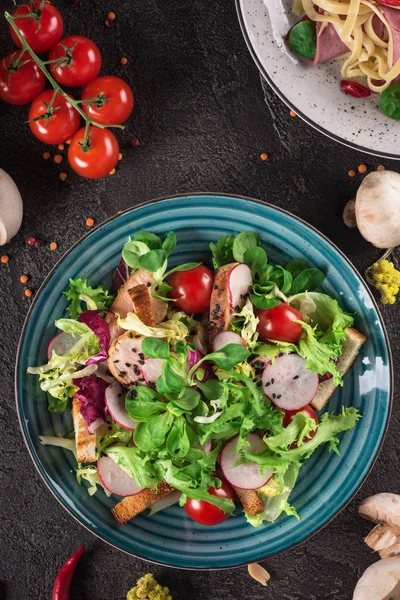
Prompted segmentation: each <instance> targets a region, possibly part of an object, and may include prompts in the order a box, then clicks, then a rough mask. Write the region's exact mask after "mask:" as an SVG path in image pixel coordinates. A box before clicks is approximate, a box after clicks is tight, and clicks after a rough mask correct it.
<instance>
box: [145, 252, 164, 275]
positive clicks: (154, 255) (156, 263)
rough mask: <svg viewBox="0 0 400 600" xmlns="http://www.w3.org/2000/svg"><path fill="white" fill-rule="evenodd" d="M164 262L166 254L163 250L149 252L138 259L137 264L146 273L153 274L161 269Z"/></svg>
mask: <svg viewBox="0 0 400 600" xmlns="http://www.w3.org/2000/svg"><path fill="white" fill-rule="evenodd" d="M166 260H167V254H166V252H165V250H150V251H149V252H147V254H143V255H142V256H140V257H139V259H138V263H139V265H140V266H141V267H142V268H143V269H146V271H150V273H155V272H156V271H158V269H161V267H162V266H163V265H164V263H165V261H166Z"/></svg>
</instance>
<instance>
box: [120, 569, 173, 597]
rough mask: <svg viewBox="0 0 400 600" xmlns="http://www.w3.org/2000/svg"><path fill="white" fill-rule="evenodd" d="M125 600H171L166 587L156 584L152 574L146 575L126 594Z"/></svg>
mask: <svg viewBox="0 0 400 600" xmlns="http://www.w3.org/2000/svg"><path fill="white" fill-rule="evenodd" d="M126 600H172V596H171V595H170V593H169V589H168V588H167V587H163V586H161V585H160V584H159V583H157V581H156V580H155V579H154V576H153V575H152V573H146V575H143V577H141V578H140V579H139V580H138V581H137V583H136V585H135V587H134V588H132V589H131V590H130V591H129V592H128V594H127V596H126Z"/></svg>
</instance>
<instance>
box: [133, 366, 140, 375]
mask: <svg viewBox="0 0 400 600" xmlns="http://www.w3.org/2000/svg"><path fill="white" fill-rule="evenodd" d="M133 372H134V373H135V375H140V369H139V367H138V366H137V365H133Z"/></svg>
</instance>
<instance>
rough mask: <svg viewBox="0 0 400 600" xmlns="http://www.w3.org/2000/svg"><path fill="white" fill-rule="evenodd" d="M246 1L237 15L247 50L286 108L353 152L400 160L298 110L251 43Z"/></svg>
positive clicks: (238, 2) (238, 7) (238, 6)
mask: <svg viewBox="0 0 400 600" xmlns="http://www.w3.org/2000/svg"><path fill="white" fill-rule="evenodd" d="M244 1H245V0H235V4H236V13H237V16H238V20H239V25H240V29H241V31H242V35H243V37H244V41H245V42H246V45H247V49H248V50H249V52H250V55H251V57H252V59H253V61H254V62H255V64H256V66H257V68H258V70H259V72H260V74H261V75H262V77H263V78H264V80H265V81H266V82H267V83H268V85H269V86H270V87H271V88H272V89H273V91H274V92H275V94H276V95H277V96H278V98H280V99H281V100H282V102H284V104H286V106H287V107H288V108H290V109H291V110H293V111H294V112H295V113H296V115H297V116H298V117H300V118H301V119H302V120H303V121H305V122H306V123H307V125H310V126H311V127H313V128H314V129H316V130H317V131H318V132H319V133H322V134H323V135H325V136H326V137H328V138H330V139H331V140H333V141H334V142H338V143H339V144H342V145H343V146H346V147H347V148H351V149H352V150H357V151H358V152H364V153H365V154H369V155H371V156H376V157H378V158H386V159H389V160H400V153H399V154H390V153H387V152H380V151H379V150H373V149H372V148H371V149H370V148H366V147H365V146H359V145H358V144H355V143H354V142H349V141H348V140H344V139H343V138H341V137H339V136H338V135H336V134H335V133H332V132H331V131H328V130H327V129H325V128H324V127H323V126H322V125H318V124H317V123H315V121H313V120H312V119H311V118H310V117H307V116H306V115H305V114H304V113H303V112H302V111H301V110H299V109H298V108H296V106H295V105H294V104H293V103H292V102H290V101H289V100H288V99H287V98H286V96H285V94H284V93H283V92H282V91H281V90H280V88H279V87H278V86H277V85H276V84H275V82H274V80H273V79H272V77H270V75H269V74H268V72H267V70H266V69H265V67H264V65H263V64H262V62H261V59H260V58H259V56H258V54H257V51H256V50H255V47H254V46H253V44H252V42H251V39H250V36H249V34H248V32H247V28H246V23H245V18H244V15H243V9H242V2H244Z"/></svg>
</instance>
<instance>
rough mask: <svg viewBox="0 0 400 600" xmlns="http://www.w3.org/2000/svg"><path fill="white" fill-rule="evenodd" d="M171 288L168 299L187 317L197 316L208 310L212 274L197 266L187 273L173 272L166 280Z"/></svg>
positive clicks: (212, 280) (203, 267)
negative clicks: (172, 299) (172, 300)
mask: <svg viewBox="0 0 400 600" xmlns="http://www.w3.org/2000/svg"><path fill="white" fill-rule="evenodd" d="M168 284H169V285H170V286H171V287H172V290H171V291H170V292H169V297H170V298H175V299H176V302H174V304H175V305H176V306H177V307H178V308H180V310H183V312H185V313H186V314H187V315H192V314H195V315H196V314H199V313H203V312H205V311H206V310H208V308H209V306H210V299H211V292H212V288H213V284H214V273H213V272H212V271H211V270H210V269H209V268H208V267H206V266H205V265H198V266H197V267H194V269H189V270H188V271H175V273H172V275H171V276H170V277H169V279H168Z"/></svg>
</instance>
